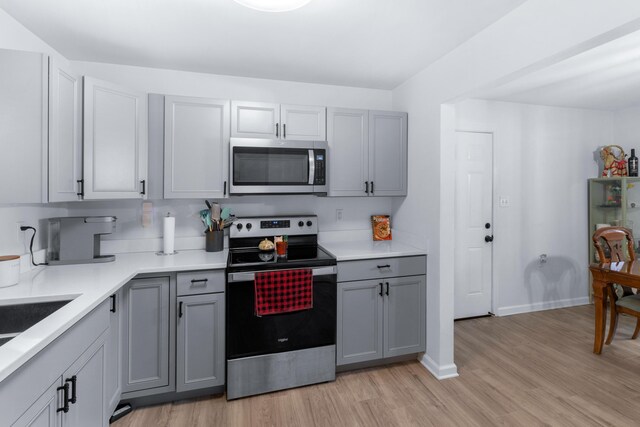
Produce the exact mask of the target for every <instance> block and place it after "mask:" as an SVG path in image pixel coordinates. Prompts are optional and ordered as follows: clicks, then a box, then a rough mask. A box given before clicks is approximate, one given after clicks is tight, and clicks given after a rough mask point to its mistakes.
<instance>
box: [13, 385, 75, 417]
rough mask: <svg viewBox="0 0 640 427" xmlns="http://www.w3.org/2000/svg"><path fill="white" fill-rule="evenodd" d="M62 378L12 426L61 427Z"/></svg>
mask: <svg viewBox="0 0 640 427" xmlns="http://www.w3.org/2000/svg"><path fill="white" fill-rule="evenodd" d="M61 384H62V381H61V379H60V378H58V379H57V380H56V382H55V383H53V384H51V386H49V388H48V389H47V390H46V391H45V392H44V393H43V394H42V396H40V397H39V398H38V400H36V401H35V402H34V403H33V405H31V406H30V407H29V409H27V411H26V412H25V413H24V414H22V416H21V417H20V418H18V420H17V421H16V422H15V423H13V424H11V425H12V426H13V427H60V426H61V424H62V413H61V412H58V408H62V405H63V402H62V391H60V390H58V387H61Z"/></svg>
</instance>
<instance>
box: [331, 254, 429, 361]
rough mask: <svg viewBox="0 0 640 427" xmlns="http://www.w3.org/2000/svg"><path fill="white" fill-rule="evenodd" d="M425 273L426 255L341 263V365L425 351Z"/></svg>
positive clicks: (338, 333)
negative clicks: (358, 278)
mask: <svg viewBox="0 0 640 427" xmlns="http://www.w3.org/2000/svg"><path fill="white" fill-rule="evenodd" d="M358 271H359V273H358ZM390 272H395V273H392V274H394V275H397V276H399V277H388V275H389V273H390ZM417 272H419V274H416V273H417ZM425 272H426V259H425V257H424V256H418V257H406V258H389V259H383V260H380V259H379V260H363V261H352V262H344V263H338V280H339V282H338V316H337V361H336V363H337V365H349V364H354V363H360V362H369V361H374V360H380V359H384V358H390V357H395V356H403V355H407V354H415V353H419V352H422V351H425V347H426V332H425V331H426V286H427V282H426V275H425V274H424V273H425ZM405 273H409V274H412V273H413V274H414V275H410V276H404V275H402V274H405ZM358 276H359V277H361V278H363V279H367V280H354V277H358ZM344 279H347V281H342V280H344Z"/></svg>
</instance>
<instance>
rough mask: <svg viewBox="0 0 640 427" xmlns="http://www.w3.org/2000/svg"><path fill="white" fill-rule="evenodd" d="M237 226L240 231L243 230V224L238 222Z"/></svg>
mask: <svg viewBox="0 0 640 427" xmlns="http://www.w3.org/2000/svg"><path fill="white" fill-rule="evenodd" d="M236 228H237V229H238V231H240V230H242V224H241V223H238V225H236Z"/></svg>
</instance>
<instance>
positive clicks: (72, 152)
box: [49, 58, 82, 202]
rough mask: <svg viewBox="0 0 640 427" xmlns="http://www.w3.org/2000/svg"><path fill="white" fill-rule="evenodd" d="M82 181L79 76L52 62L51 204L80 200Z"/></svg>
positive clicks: (50, 129) (51, 60) (50, 121)
mask: <svg viewBox="0 0 640 427" xmlns="http://www.w3.org/2000/svg"><path fill="white" fill-rule="evenodd" d="M81 179H82V84H81V79H80V76H78V75H77V74H75V73H73V72H72V71H71V69H70V68H69V67H67V66H64V65H62V64H61V63H60V61H57V60H55V59H53V58H50V59H49V201H50V202H69V201H74V200H78V199H79V196H78V193H79V192H80V190H81V182H80V180H81Z"/></svg>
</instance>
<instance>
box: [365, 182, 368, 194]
mask: <svg viewBox="0 0 640 427" xmlns="http://www.w3.org/2000/svg"><path fill="white" fill-rule="evenodd" d="M364 192H365V193H367V194H369V181H365V182H364Z"/></svg>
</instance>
